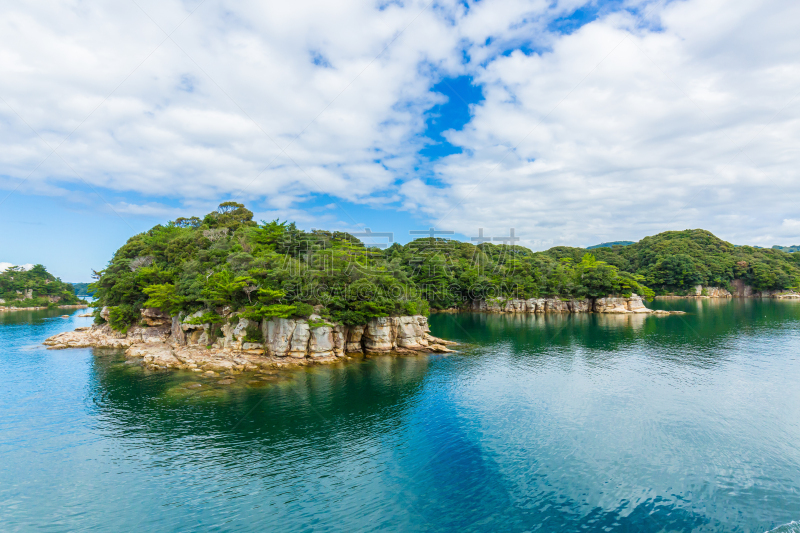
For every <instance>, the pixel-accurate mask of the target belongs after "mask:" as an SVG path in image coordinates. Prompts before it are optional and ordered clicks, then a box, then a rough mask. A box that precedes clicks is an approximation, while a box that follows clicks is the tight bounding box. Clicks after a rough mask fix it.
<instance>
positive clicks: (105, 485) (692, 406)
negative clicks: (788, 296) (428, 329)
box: [0, 300, 800, 533]
mask: <svg viewBox="0 0 800 533" xmlns="http://www.w3.org/2000/svg"><path fill="white" fill-rule="evenodd" d="M655 305H657V306H660V307H670V308H682V309H685V310H687V311H689V314H687V315H685V316H668V317H613V316H598V315H568V316H544V317H542V316H517V317H515V316H508V315H482V314H461V315H434V316H432V317H431V320H430V321H431V326H432V329H433V333H434V334H435V335H439V336H442V337H445V338H451V339H454V340H458V341H461V342H463V343H465V344H464V345H462V346H461V347H460V351H459V353H457V354H452V355H448V356H417V357H404V358H393V357H375V358H369V359H366V360H362V361H355V362H351V363H348V364H338V365H334V366H320V367H314V368H310V369H303V370H298V371H291V372H284V373H282V374H279V375H277V376H273V377H270V378H267V379H268V380H266V381H263V380H262V381H261V382H255V383H250V384H246V382H247V381H248V379H245V378H243V379H241V380H240V382H239V383H237V384H235V385H216V384H215V383H214V382H213V381H209V382H205V381H203V380H202V378H198V377H197V375H195V374H191V373H188V372H147V371H144V370H143V369H142V368H141V367H139V366H136V365H132V364H126V362H125V360H124V357H122V356H121V354H120V352H118V351H109V350H92V349H76V350H61V351H55V350H45V349H43V347H42V346H41V345H40V343H41V341H42V340H44V338H46V337H47V336H50V335H52V334H54V333H57V332H59V331H64V330H67V329H71V328H74V327H75V326H78V325H86V324H88V323H89V320H91V319H89V318H77V317H75V316H74V315H77V314H78V313H79V312H80V311H78V312H75V313H73V316H72V317H70V318H68V319H64V318H60V317H59V314H60V313H61V312H62V311H40V312H34V313H4V314H0V368H2V374H0V383H1V384H2V386H1V387H0V529H2V530H3V531H170V532H171V531H191V530H197V531H454V532H463V531H589V532H594V531H623V532H662V531H702V532H711V531H714V532H722V531H725V532H745V531H748V532H758V533H762V532H764V531H767V530H772V529H775V528H778V527H781V526H782V525H783V527H781V529H779V531H800V527H798V526H797V525H795V526H792V525H786V524H790V523H791V522H792V521H793V520H800V303H797V302H774V301H763V302H762V301H754V300H744V301H742V300H734V301H727V300H726V301H721V302H715V301H701V302H695V301H677V302H666V303H662V302H657V303H656V304H655ZM250 380H251V381H254V380H253V379H252V378H250ZM199 381H201V382H203V386H202V387H200V388H190V387H187V384H190V383H193V382H199Z"/></svg>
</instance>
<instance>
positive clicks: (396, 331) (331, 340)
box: [45, 313, 455, 372]
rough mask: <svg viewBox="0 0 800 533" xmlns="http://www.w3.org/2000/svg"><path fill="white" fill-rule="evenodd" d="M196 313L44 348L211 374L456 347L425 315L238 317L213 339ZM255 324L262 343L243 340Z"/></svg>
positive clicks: (89, 331)
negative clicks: (354, 319)
mask: <svg viewBox="0 0 800 533" xmlns="http://www.w3.org/2000/svg"><path fill="white" fill-rule="evenodd" d="M201 314H202V313H195V314H193V315H190V316H187V317H184V318H183V319H182V320H181V317H170V318H169V321H168V323H167V324H165V325H162V326H153V327H145V326H141V325H137V326H132V327H131V328H129V330H128V331H127V333H126V334H122V333H119V332H116V331H113V330H112V329H111V328H110V327H109V326H108V325H107V324H104V325H102V326H98V325H95V326H92V327H86V328H78V330H76V331H70V332H66V333H62V334H59V335H56V336H54V337H51V338H49V339H47V341H45V344H47V345H48V346H50V347H52V348H72V347H88V346H106V347H112V348H119V347H128V348H129V349H128V351H127V352H126V354H127V355H128V356H129V357H141V358H142V363H143V364H144V365H145V366H148V367H153V368H187V369H194V368H200V369H202V370H205V371H210V372H221V371H225V372H233V371H238V370H242V369H244V368H246V367H247V365H248V364H250V365H251V366H252V364H256V363H254V362H253V361H255V360H256V359H257V360H258V361H260V363H258V364H267V363H266V362H267V361H270V364H276V363H275V362H276V361H281V360H283V361H298V362H302V361H303V360H306V359H309V360H310V359H313V360H317V361H322V360H335V359H336V358H337V357H343V356H344V355H345V353H351V354H363V353H414V352H420V351H422V352H431V351H433V352H450V351H452V350H450V349H448V348H447V345H449V344H455V343H451V342H449V341H445V340H442V339H437V338H436V337H433V336H431V335H430V333H429V331H430V328H429V327H428V319H427V318H425V317H424V316H406V317H382V318H375V319H372V320H371V321H370V322H369V324H366V325H363V326H350V327H348V326H344V325H342V324H328V323H326V322H324V321H323V320H322V319H321V317H319V316H317V315H312V316H311V318H310V319H309V320H306V319H286V318H270V319H267V320H264V321H263V322H262V323H260V324H258V323H256V322H253V321H250V320H248V319H245V318H242V317H240V318H238V321H237V322H236V323H233V322H231V323H230V324H227V323H226V324H223V325H222V326H221V327H220V326H219V325H217V326H215V329H214V331H215V334H217V335H220V333H221V335H220V336H218V337H216V338H213V337H210V335H211V332H210V328H209V325H208V324H187V323H186V321H188V320H191V319H192V318H194V317H196V316H200V315H201ZM151 318H154V319H155V318H160V317H158V316H157V315H155V316H154V315H151ZM254 325H257V326H259V327H260V328H261V331H262V333H263V335H264V343H255V342H245V341H244V337H245V335H246V330H247V328H248V327H251V326H254ZM312 326H313V327H312ZM237 357H244V358H245V359H247V360H249V361H250V363H247V362H244V359H243V360H242V361H238V362H237V359H236V358H237ZM248 358H249V359H248ZM256 366H257V365H256ZM253 368H255V367H253ZM237 369H238V370H237Z"/></svg>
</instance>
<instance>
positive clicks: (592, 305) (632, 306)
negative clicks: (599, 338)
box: [471, 294, 659, 313]
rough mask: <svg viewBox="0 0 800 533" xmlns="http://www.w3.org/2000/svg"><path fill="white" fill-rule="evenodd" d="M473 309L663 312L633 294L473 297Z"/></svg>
mask: <svg viewBox="0 0 800 533" xmlns="http://www.w3.org/2000/svg"><path fill="white" fill-rule="evenodd" d="M471 310H472V311H480V312H486V313H589V312H595V313H659V312H658V311H653V310H652V309H648V308H647V307H645V305H644V302H642V297H641V296H638V295H636V294H632V295H631V296H630V297H628V298H622V297H607V298H596V299H591V298H586V299H582V300H576V299H571V300H562V299H561V298H529V299H527V300H522V299H510V300H506V299H502V298H488V299H486V300H473V302H472V305H471Z"/></svg>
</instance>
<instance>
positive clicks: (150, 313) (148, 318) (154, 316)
mask: <svg viewBox="0 0 800 533" xmlns="http://www.w3.org/2000/svg"><path fill="white" fill-rule="evenodd" d="M141 316H142V318H141V322H142V323H143V324H146V325H147V326H153V327H157V326H166V325H170V326H171V325H172V317H171V316H169V313H165V312H163V311H162V310H161V309H155V308H152V307H148V308H145V309H142V311H141Z"/></svg>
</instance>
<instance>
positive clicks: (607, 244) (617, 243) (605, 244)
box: [586, 241, 635, 250]
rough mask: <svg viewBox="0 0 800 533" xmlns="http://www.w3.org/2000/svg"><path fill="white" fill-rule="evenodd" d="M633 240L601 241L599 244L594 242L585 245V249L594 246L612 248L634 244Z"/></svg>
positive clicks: (590, 248) (593, 247)
mask: <svg viewBox="0 0 800 533" xmlns="http://www.w3.org/2000/svg"><path fill="white" fill-rule="evenodd" d="M634 242H635V241H614V242H603V243H600V244H595V245H594V246H587V247H586V249H587V250H594V249H596V248H613V247H614V246H628V245H629V244H634Z"/></svg>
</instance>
